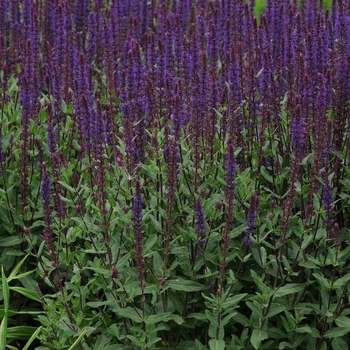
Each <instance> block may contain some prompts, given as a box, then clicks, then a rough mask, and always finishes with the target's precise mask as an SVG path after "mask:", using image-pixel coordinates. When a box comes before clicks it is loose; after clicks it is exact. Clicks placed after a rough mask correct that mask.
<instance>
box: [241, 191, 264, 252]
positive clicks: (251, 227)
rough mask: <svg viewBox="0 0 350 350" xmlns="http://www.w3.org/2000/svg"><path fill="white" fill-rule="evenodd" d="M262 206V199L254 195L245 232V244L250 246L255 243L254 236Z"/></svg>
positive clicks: (251, 199) (251, 198)
mask: <svg viewBox="0 0 350 350" xmlns="http://www.w3.org/2000/svg"><path fill="white" fill-rule="evenodd" d="M259 204H260V198H259V197H258V196H257V195H256V194H255V193H253V194H252V196H251V197H250V208H249V211H248V216H247V227H248V228H247V229H246V230H245V231H244V234H245V237H244V243H245V244H247V245H250V244H252V243H253V239H252V235H253V233H254V231H255V229H256V226H255V223H256V219H257V211H258V207H259Z"/></svg>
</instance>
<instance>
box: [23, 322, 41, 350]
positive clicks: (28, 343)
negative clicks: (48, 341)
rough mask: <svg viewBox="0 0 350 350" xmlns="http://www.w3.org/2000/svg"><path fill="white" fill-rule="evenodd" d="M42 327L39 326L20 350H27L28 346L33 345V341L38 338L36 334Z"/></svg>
mask: <svg viewBox="0 0 350 350" xmlns="http://www.w3.org/2000/svg"><path fill="white" fill-rule="evenodd" d="M41 328H42V326H40V327H39V328H38V329H37V330H36V331H35V332H34V333H33V334H32V336H31V337H30V338H29V340H28V341H27V343H26V345H24V347H23V349H22V350H28V349H29V347H30V345H31V344H32V343H33V341H34V340H35V338H36V337H37V336H38V334H39V333H40V331H41Z"/></svg>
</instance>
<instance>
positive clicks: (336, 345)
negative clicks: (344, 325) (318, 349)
mask: <svg viewBox="0 0 350 350" xmlns="http://www.w3.org/2000/svg"><path fill="white" fill-rule="evenodd" d="M348 347H349V345H348V344H347V343H346V342H345V341H344V340H343V339H342V338H340V337H338V338H334V339H333V340H332V349H333V350H344V349H348Z"/></svg>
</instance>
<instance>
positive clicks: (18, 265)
mask: <svg viewBox="0 0 350 350" xmlns="http://www.w3.org/2000/svg"><path fill="white" fill-rule="evenodd" d="M28 256H29V254H27V255H26V256H25V257H24V258H23V259H22V260H21V261H20V262H19V263H18V264H17V265H16V266H15V267H14V268H13V269H12V271H11V273H10V275H9V277H8V279H7V281H8V282H10V281H11V280H13V279H14V278H16V275H17V273H18V271H19V269H20V268H21V266H22V265H23V263H24V262H25V260H26V259H27V258H28ZM33 271H34V270H33ZM33 271H31V272H33ZM22 277H23V276H22Z"/></svg>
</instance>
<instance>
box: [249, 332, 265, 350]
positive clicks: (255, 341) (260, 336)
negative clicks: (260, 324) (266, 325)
mask: <svg viewBox="0 0 350 350" xmlns="http://www.w3.org/2000/svg"><path fill="white" fill-rule="evenodd" d="M268 337H269V336H268V334H267V333H266V332H265V331H260V330H259V329H254V330H253V332H252V335H251V337H250V343H251V344H252V345H253V348H254V349H259V346H260V343H261V342H262V341H263V340H265V339H267V338H268Z"/></svg>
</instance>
